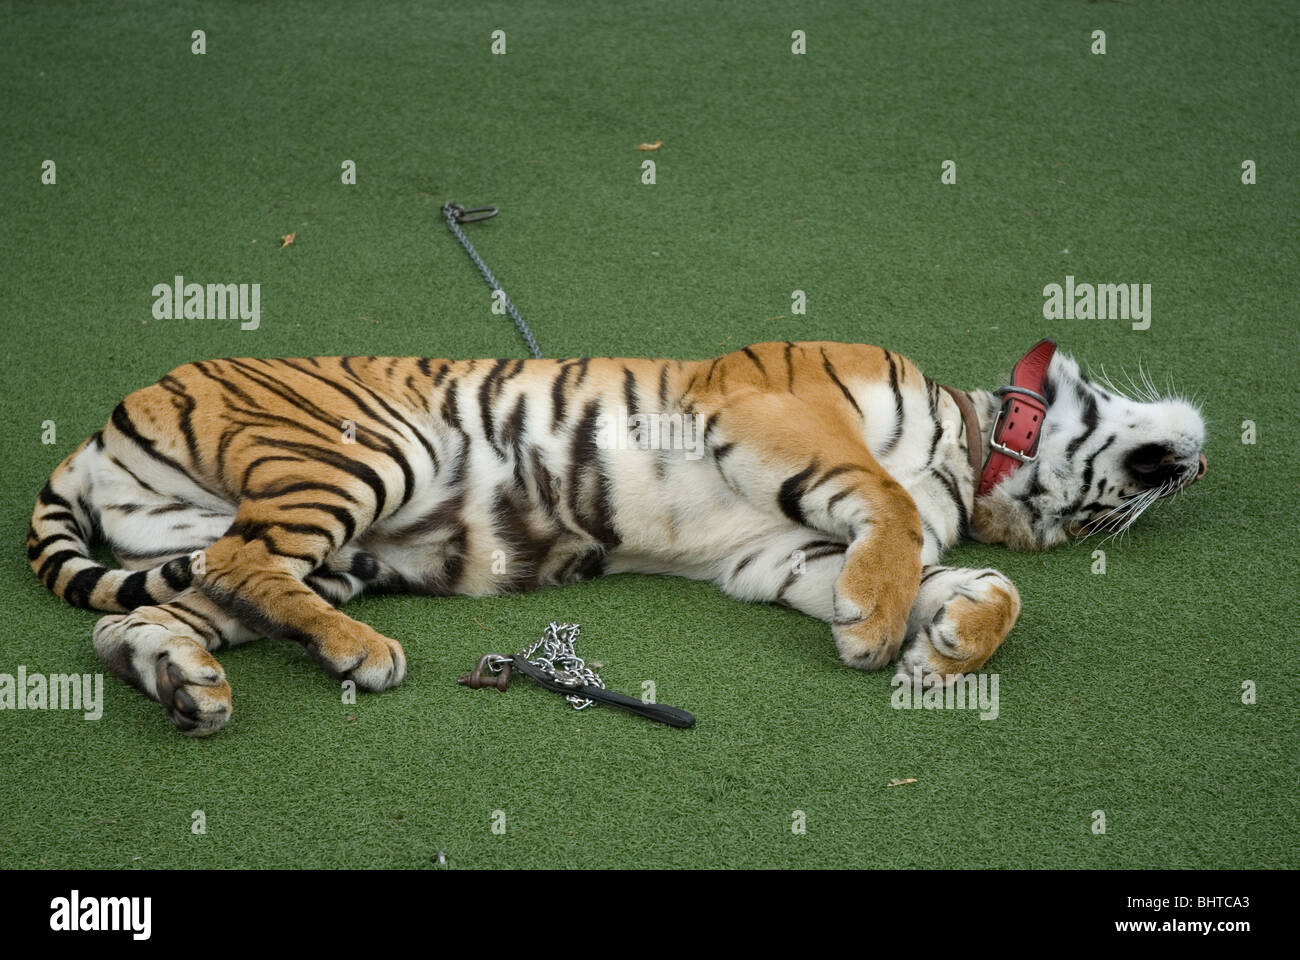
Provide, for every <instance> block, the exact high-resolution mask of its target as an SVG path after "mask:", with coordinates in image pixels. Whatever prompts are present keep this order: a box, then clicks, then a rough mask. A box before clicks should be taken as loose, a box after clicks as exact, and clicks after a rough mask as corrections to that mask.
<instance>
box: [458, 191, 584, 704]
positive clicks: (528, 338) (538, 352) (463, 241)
mask: <svg viewBox="0 0 1300 960" xmlns="http://www.w3.org/2000/svg"><path fill="white" fill-rule="evenodd" d="M499 212H500V211H498V210H497V208H496V207H471V208H470V209H468V210H467V209H465V208H464V207H462V206H461V205H460V204H459V203H447V204H444V205H443V208H442V216H443V219H445V220H446V221H447V229H448V230H450V231H451V235H452V236H453V237H455V238H456V239H457V240H459V241H460V245H461V246H462V247H464V248H465V252H466V253H468V254H469V258H470V260H472V261H473V262H474V266H476V267H478V272H479V273H481V274H483V279H484V280H486V281H487V285H488V289H489V290H491V291H492V292H493V294H495V293H496V292H497V291H500V292H501V299H502V300H503V301H505V308H506V312H507V313H509V314H510V319H512V320H513V321H514V322H515V326H516V327H517V328H518V329H519V334H520V336H522V337H523V338H524V343H526V344H528V350H529V352H530V353H532V355H533V357H534V358H536V359H540V358H541V356H542V348H541V347H539V346H538V345H537V338H536V337H534V336H533V331H531V330H529V329H528V324H526V323H524V318H523V317H521V316H519V311H518V310H516V309H515V305H514V303H512V302H511V300H510V297H509V296H508V295H507V294H506V292H505V291H504V290H502V289H501V284H499V283H497V278H496V277H494V276H493V275H492V271H491V270H489V269H488V265H487V264H486V263H484V262H483V258H482V257H480V256H479V255H478V252H477V251H476V250H475V249H474V245H473V244H472V243H470V242H469V237H467V236H465V231H464V230H462V229H461V228H460V225H461V224H462V223H478V222H479V221H480V220H490V219H491V218H492V217H495V216H496V215H497V213H499ZM475 214H477V216H475ZM552 626H554V624H552ZM590 702H591V701H590V700H588V701H587V703H590Z"/></svg>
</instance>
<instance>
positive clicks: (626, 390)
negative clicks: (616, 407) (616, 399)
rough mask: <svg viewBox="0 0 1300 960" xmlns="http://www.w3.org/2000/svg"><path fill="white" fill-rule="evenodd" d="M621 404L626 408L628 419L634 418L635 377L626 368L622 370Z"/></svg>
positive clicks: (635, 409)
mask: <svg viewBox="0 0 1300 960" xmlns="http://www.w3.org/2000/svg"><path fill="white" fill-rule="evenodd" d="M623 403H624V404H625V405H626V406H627V413H628V417H629V418H630V417H634V416H636V413H637V404H636V377H634V376H633V375H632V371H631V370H629V369H628V368H627V367H624V368H623Z"/></svg>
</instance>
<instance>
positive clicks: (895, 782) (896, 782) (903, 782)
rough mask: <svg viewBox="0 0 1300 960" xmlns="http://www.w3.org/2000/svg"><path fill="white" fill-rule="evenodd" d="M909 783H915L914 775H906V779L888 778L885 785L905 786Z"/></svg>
mask: <svg viewBox="0 0 1300 960" xmlns="http://www.w3.org/2000/svg"><path fill="white" fill-rule="evenodd" d="M909 783H916V777H908V778H907V779H906V780H890V781H889V783H888V784H886V786H890V787H905V786H907V785H908V784H909Z"/></svg>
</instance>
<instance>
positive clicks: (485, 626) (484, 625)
mask: <svg viewBox="0 0 1300 960" xmlns="http://www.w3.org/2000/svg"><path fill="white" fill-rule="evenodd" d="M474 622H475V623H477V624H478V625H479V627H480V628H482V629H483V630H486V631H487V632H488V633H491V632H492V628H491V627H489V626H488V625H487V624H486V623H484V622H483V621H482V620H480V619H479V618H478V617H475V618H474Z"/></svg>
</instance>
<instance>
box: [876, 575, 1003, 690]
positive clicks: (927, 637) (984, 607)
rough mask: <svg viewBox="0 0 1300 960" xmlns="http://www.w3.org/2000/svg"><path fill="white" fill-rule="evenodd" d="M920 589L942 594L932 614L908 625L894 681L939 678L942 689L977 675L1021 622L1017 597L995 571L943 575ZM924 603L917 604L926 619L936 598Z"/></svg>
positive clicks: (913, 620) (922, 600)
mask: <svg viewBox="0 0 1300 960" xmlns="http://www.w3.org/2000/svg"><path fill="white" fill-rule="evenodd" d="M924 586H925V588H929V589H930V591H943V594H942V596H941V597H940V598H939V599H938V601H937V609H936V610H935V611H934V612H933V613H932V614H929V616H927V617H925V618H924V619H920V620H918V619H917V618H916V617H914V618H913V619H912V621H911V622H910V623H909V628H908V634H907V643H906V646H905V647H904V649H903V655H902V657H901V658H900V659H899V662H898V672H897V673H896V674H895V678H896V679H897V678H900V677H901V678H907V679H909V680H913V681H915V679H916V678H917V677H918V676H919V677H920V678H921V679H922V680H924V679H925V678H926V677H929V676H931V675H939V676H941V677H942V678H943V682H944V685H945V686H946V685H948V684H951V683H953V682H954V681H955V680H956V679H957V677H959V676H961V675H962V674H963V673H971V672H972V671H975V670H978V669H979V668H980V667H982V666H983V665H984V662H985V661H986V660H988V658H989V657H991V656H992V655H993V653H994V651H995V650H997V649H998V647H999V646H1001V645H1002V641H1003V640H1004V639H1005V638H1006V635H1007V634H1008V633H1009V632H1010V630H1011V628H1012V626H1014V625H1015V622H1016V618H1017V617H1019V616H1020V594H1019V592H1018V591H1017V590H1016V586H1015V584H1014V583H1012V582H1011V581H1010V580H1008V579H1007V578H1006V577H1005V576H1003V575H1002V574H1001V573H998V572H997V571H996V570H952V571H947V572H945V573H944V574H942V575H941V576H940V577H936V578H935V580H934V581H932V582H927V583H926V584H925V585H924ZM928 600H929V603H928V604H927V603H926V601H927V598H926V597H925V596H924V594H923V596H922V597H921V598H920V601H919V603H918V606H921V607H923V608H924V610H925V612H926V613H929V610H930V608H932V607H934V605H935V596H933V595H931V596H930V597H929V598H928Z"/></svg>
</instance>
